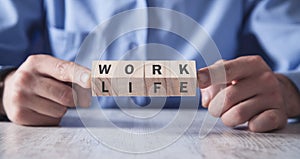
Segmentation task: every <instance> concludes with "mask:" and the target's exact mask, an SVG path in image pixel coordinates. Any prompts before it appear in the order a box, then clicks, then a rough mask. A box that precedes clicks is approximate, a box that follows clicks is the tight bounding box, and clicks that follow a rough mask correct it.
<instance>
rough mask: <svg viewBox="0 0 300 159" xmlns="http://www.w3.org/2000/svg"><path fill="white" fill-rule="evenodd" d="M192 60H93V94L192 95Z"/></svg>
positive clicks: (194, 93)
mask: <svg viewBox="0 0 300 159" xmlns="http://www.w3.org/2000/svg"><path fill="white" fill-rule="evenodd" d="M196 78H197V76H196V66H195V61H93V66H92V94H93V96H195V95H196V89H197V83H196V81H197V79H196Z"/></svg>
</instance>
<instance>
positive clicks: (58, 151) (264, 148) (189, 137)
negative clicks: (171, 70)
mask: <svg viewBox="0 0 300 159" xmlns="http://www.w3.org/2000/svg"><path fill="white" fill-rule="evenodd" d="M137 111H149V112H150V113H151V111H155V110H137ZM185 111H190V110H185ZM105 112H106V113H107V114H109V115H111V116H113V117H114V118H115V119H119V120H115V122H116V124H118V125H120V126H122V127H124V128H126V127H127V128H130V129H136V130H139V129H141V128H140V127H139V126H138V125H135V124H134V123H130V122H129V121H127V120H126V119H124V118H121V117H122V115H120V114H121V113H122V114H123V112H121V111H120V110H110V109H107V110H105ZM176 112H177V110H164V111H162V112H161V113H164V114H163V116H166V117H168V116H173V115H174V114H176ZM86 114H87V116H86V118H90V120H91V122H92V121H93V117H95V116H97V115H98V114H97V113H96V111H93V110H86ZM205 114H206V111H199V112H198V114H197V116H196V119H195V121H194V123H193V124H192V125H191V127H190V128H189V129H188V130H187V132H186V133H184V135H183V136H182V137H181V138H179V140H177V141H176V142H175V143H173V144H172V145H170V146H168V147H166V148H164V149H162V150H159V151H155V152H151V153H147V154H127V153H122V152H118V151H114V150H112V149H110V148H107V147H106V146H104V145H102V144H101V143H100V142H98V141H97V140H95V139H94V138H93V137H92V136H91V135H90V134H89V132H88V131H87V130H86V129H85V128H84V126H83V124H82V123H81V121H80V119H79V117H78V114H77V112H76V110H69V111H68V113H67V115H66V116H65V117H64V119H63V120H62V122H61V126H60V127H24V126H18V125H15V124H12V123H9V122H0V128H1V129H0V158H4V159H5V158H9V159H14V158H20V159H27V158H30V159H32V158H45V159H48V158H51V159H52V158H71V159H82V158H91V159H96V158H97V159H98V158H122V159H127V158H144V159H148V158H149V159H150V158H151V159H153V158H156V159H159V158H174V159H182V158H188V159H194V158H195V159H201V158H213V159H218V158H222V159H223V158H228V159H240V158H246V159H247V158H249V159H251V158H258V159H260V158H261V159H266V158H272V159H276V158H295V159H298V158H299V155H300V124H299V123H298V122H296V123H293V124H288V125H287V127H286V128H285V129H282V130H279V131H275V132H271V133H252V132H249V131H246V130H244V129H243V128H242V127H240V128H237V129H232V128H228V127H225V126H224V125H223V124H222V123H221V122H220V121H219V122H218V123H217V125H216V126H215V128H214V129H213V130H212V132H211V133H210V134H209V135H208V136H207V137H206V138H204V139H199V137H198V133H199V128H200V126H201V123H202V121H203V118H204V116H205ZM166 120H168V119H167V118H166ZM95 122H96V121H95ZM161 122H166V121H163V120H162V121H160V122H159V121H157V122H153V123H152V124H150V125H148V127H155V126H157V125H159V124H160V123H161ZM95 125H100V126H101V127H97V126H95V129H99V130H101V131H104V132H110V131H111V130H112V127H109V126H108V125H107V124H106V123H105V122H104V123H95ZM141 131H143V130H141ZM165 135H170V134H165ZM128 142H130V141H128ZM153 142H160V141H159V140H157V141H153Z"/></svg>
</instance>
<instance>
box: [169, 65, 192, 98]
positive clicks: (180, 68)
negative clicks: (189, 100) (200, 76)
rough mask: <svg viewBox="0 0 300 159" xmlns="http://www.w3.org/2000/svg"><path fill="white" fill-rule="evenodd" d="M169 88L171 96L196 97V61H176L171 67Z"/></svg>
mask: <svg viewBox="0 0 300 159" xmlns="http://www.w3.org/2000/svg"><path fill="white" fill-rule="evenodd" d="M169 68H170V69H169V71H168V75H167V88H168V95H169V96H195V95H196V89H197V73H196V63H195V61H174V62H171V63H170V65H169Z"/></svg>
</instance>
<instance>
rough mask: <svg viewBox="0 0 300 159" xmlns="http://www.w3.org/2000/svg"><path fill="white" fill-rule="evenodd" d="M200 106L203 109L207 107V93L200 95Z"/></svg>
mask: <svg viewBox="0 0 300 159" xmlns="http://www.w3.org/2000/svg"><path fill="white" fill-rule="evenodd" d="M201 95H202V105H203V106H204V107H207V106H208V100H209V97H208V95H207V93H202V94H201Z"/></svg>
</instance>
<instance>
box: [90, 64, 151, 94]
mask: <svg viewBox="0 0 300 159" xmlns="http://www.w3.org/2000/svg"><path fill="white" fill-rule="evenodd" d="M143 66H144V62H143V61H93V66H92V95H93V96H134V95H141V96H144V95H145V92H144V89H143V88H144V75H143V74H144V67H143Z"/></svg>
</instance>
